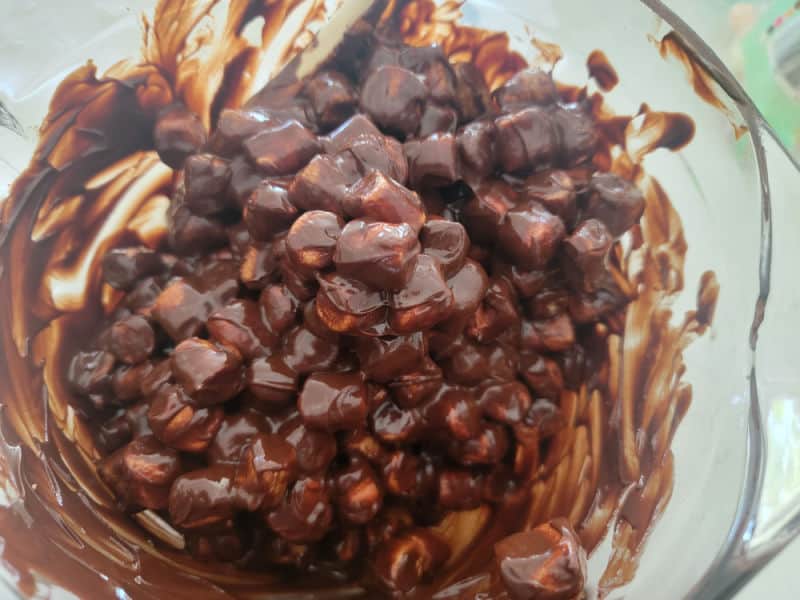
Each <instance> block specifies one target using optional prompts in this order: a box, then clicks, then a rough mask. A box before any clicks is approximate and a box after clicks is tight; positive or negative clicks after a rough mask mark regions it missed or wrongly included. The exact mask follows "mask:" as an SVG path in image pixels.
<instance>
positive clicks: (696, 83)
mask: <svg viewBox="0 0 800 600" xmlns="http://www.w3.org/2000/svg"><path fill="white" fill-rule="evenodd" d="M654 43H655V44H656V46H657V47H658V51H659V53H660V54H661V57H662V58H674V59H676V60H677V61H678V62H680V63H681V64H682V65H683V67H684V69H685V70H686V77H687V78H688V79H689V83H691V84H692V88H693V89H694V91H695V93H696V94H697V95H698V96H699V97H700V98H701V99H702V100H703V101H704V102H706V103H708V104H710V105H711V106H713V107H714V108H717V109H719V110H720V111H722V113H723V114H724V115H725V117H726V118H727V119H728V121H729V122H730V124H731V126H732V127H733V132H734V135H735V136H736V139H737V140H738V139H739V138H740V137H742V136H743V135H744V134H745V133H747V126H746V125H744V124H743V123H741V122H739V121H738V119H737V118H736V116H735V113H734V111H733V110H731V108H730V107H728V106H727V105H726V104H725V103H724V102H723V101H722V100H721V99H720V98H721V97H724V96H725V93H724V92H723V91H722V90H721V89H720V87H719V84H717V82H716V81H715V80H714V77H712V75H711V74H710V73H709V72H708V71H707V70H706V68H705V67H704V66H703V65H702V64H701V63H700V61H699V60H698V59H697V58H696V57H695V56H694V54H693V52H692V51H691V50H690V49H689V48H687V47H686V44H684V42H683V40H682V39H681V38H680V36H679V35H678V34H677V33H676V32H674V31H671V32H669V33H668V34H667V35H665V36H664V37H663V38H661V40H660V41H658V40H654Z"/></svg>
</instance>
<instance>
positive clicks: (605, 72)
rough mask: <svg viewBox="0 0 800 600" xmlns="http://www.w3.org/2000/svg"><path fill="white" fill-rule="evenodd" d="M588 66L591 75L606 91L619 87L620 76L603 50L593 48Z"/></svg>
mask: <svg viewBox="0 0 800 600" xmlns="http://www.w3.org/2000/svg"><path fill="white" fill-rule="evenodd" d="M586 68H587V69H588V70H589V77H591V78H592V79H594V80H595V81H596V82H597V85H599V86H600V89H601V90H603V91H604V92H610V91H611V90H613V89H614V88H615V87H617V84H618V83H619V76H618V75H617V72H616V70H614V67H613V66H612V65H611V63H610V62H609V61H608V57H607V56H606V55H605V53H604V52H603V51H602V50H593V51H592V53H591V54H589V58H587V59H586Z"/></svg>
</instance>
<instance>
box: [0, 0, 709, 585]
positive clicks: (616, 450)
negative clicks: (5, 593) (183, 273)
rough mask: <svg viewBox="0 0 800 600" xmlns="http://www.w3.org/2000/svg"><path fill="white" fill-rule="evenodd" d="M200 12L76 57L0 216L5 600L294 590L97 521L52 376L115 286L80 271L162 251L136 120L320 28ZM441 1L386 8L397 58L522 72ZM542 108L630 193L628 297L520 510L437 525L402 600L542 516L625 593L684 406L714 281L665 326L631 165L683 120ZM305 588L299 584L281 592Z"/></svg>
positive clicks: (161, 228)
mask: <svg viewBox="0 0 800 600" xmlns="http://www.w3.org/2000/svg"><path fill="white" fill-rule="evenodd" d="M217 3H218V0H183V1H180V2H171V1H167V0H162V1H161V2H160V3H159V5H158V8H157V10H156V14H155V19H154V20H153V22H152V25H148V26H147V27H146V29H145V48H144V52H143V57H142V62H141V64H134V63H120V64H118V65H117V66H115V67H113V68H112V69H111V70H109V72H107V73H106V74H105V75H104V76H102V77H98V76H97V74H96V69H95V68H94V66H93V65H92V64H91V63H89V64H88V65H86V66H84V67H81V68H80V69H77V70H76V71H75V72H73V73H72V74H70V75H69V76H68V77H67V78H66V79H65V80H64V81H63V82H62V83H61V85H60V86H59V87H58V89H57V90H56V93H55V95H54V98H53V100H52V103H51V106H50V111H49V114H48V117H47V119H46V120H45V123H44V125H43V127H42V130H41V139H40V143H39V146H38V148H37V150H36V153H35V156H34V160H33V161H32V163H31V165H30V167H29V168H28V169H27V170H26V172H25V173H24V174H23V175H22V176H21V177H20V178H19V179H18V180H17V181H16V183H15V184H14V186H13V188H12V192H11V195H10V197H9V199H8V200H7V201H6V202H5V203H4V204H3V205H2V206H1V207H0V208H2V216H1V218H0V244H1V246H0V269H2V277H0V299H2V300H1V301H0V323H3V325H4V327H3V328H2V331H0V342H1V343H2V346H0V347H1V348H2V354H3V359H2V360H0V399H2V404H3V407H4V409H3V413H2V438H1V439H0V444H2V448H1V449H0V450H2V461H0V479H2V481H4V482H5V486H4V491H5V493H4V494H2V495H0V502H1V503H2V508H0V536H2V538H3V542H4V550H3V560H4V561H5V563H6V564H7V565H8V566H9V567H10V568H11V569H12V570H13V571H15V572H16V585H17V586H18V587H19V589H20V591H21V592H22V593H23V594H25V595H33V594H34V593H35V592H36V590H37V588H38V587H41V586H43V585H48V584H49V585H52V586H56V587H62V588H65V589H68V590H69V591H71V592H72V593H74V594H76V595H77V596H78V597H87V598H88V597H92V598H111V597H129V596H135V597H137V598H159V597H166V596H167V595H169V596H172V597H176V598H189V597H198V594H199V595H201V596H202V597H204V598H228V597H252V596H254V595H255V594H257V593H260V594H261V596H262V597H263V593H264V590H269V591H270V592H279V591H282V590H283V591H287V590H292V589H294V590H295V591H296V590H297V587H296V585H295V587H291V586H290V585H288V584H287V583H286V582H284V581H281V580H280V579H279V578H278V577H277V576H276V575H272V574H253V573H251V572H242V571H237V570H235V569H234V568H233V567H230V566H225V565H218V564H207V563H198V562H196V561H193V560H192V559H191V558H190V557H189V556H188V555H187V554H185V553H184V552H183V551H182V548H183V545H184V541H183V538H182V536H181V535H180V534H179V533H178V532H176V531H174V530H172V529H171V528H170V527H169V526H168V525H167V524H166V523H164V522H163V521H161V520H160V519H159V517H158V516H157V515H155V514H154V513H149V512H148V511H145V512H144V513H140V514H139V515H137V516H136V517H135V518H134V519H131V518H129V517H127V516H126V515H124V514H123V513H121V512H119V511H118V510H117V509H116V507H115V505H114V500H113V498H112V495H111V493H110V492H109V490H108V489H107V488H106V487H105V486H104V485H103V484H102V483H101V481H100V480H99V479H98V478H97V476H96V473H95V469H94V463H95V461H96V460H97V459H99V454H98V452H97V450H96V449H95V448H94V444H93V441H92V439H91V436H90V435H89V431H88V429H87V427H86V425H85V424H84V423H83V421H82V419H81V415H80V411H79V410H78V409H76V408H75V407H76V406H77V403H76V402H75V399H74V398H72V397H71V394H70V392H69V391H68V390H67V388H66V386H65V384H64V381H63V374H64V370H65V358H64V357H66V356H69V355H71V352H72V351H74V349H75V344H76V343H80V341H81V340H84V339H86V338H87V331H88V329H90V328H92V326H93V325H94V321H95V320H96V319H97V318H99V317H100V316H101V315H103V314H108V312H110V310H111V307H113V305H114V299H115V292H114V291H113V290H111V289H110V288H107V287H101V284H100V282H99V278H98V273H99V271H100V269H99V268H98V262H99V260H100V258H101V257H102V256H103V254H104V253H105V252H106V251H107V250H108V249H109V248H111V247H114V246H116V245H120V244H121V243H122V242H125V241H128V242H130V241H136V240H138V242H139V243H142V244H144V245H148V246H150V247H156V246H157V245H158V244H159V243H160V241H161V240H162V239H163V237H164V235H165V232H166V224H165V223H166V209H167V204H168V200H167V196H168V194H169V189H170V187H171V185H172V172H171V170H170V169H169V168H168V167H166V166H165V165H163V164H162V163H161V162H160V161H159V160H158V158H157V156H156V155H155V152H154V151H153V139H152V135H151V131H152V129H153V124H154V121H155V115H156V113H157V112H158V110H159V109H160V108H162V107H164V106H167V105H168V104H170V103H171V102H173V101H174V100H176V99H180V100H182V101H183V102H184V103H185V104H186V105H187V106H188V107H189V108H191V109H192V110H193V111H194V112H196V113H197V114H199V115H201V117H202V119H203V121H204V122H205V124H206V125H207V126H208V125H213V123H214V121H215V119H216V116H217V115H218V114H219V111H220V110H221V109H222V108H223V107H236V106H240V105H242V104H243V102H244V101H245V99H246V98H248V97H250V96H251V95H252V94H253V92H254V91H255V89H257V88H256V86H255V85H254V84H253V82H254V81H260V80H259V79H258V77H259V76H260V75H261V74H262V73H270V74H274V72H275V70H274V68H273V69H272V70H270V69H269V68H268V67H273V66H274V65H273V64H269V65H262V64H261V61H262V60H263V58H264V56H268V57H270V59H271V60H272V61H276V59H277V61H276V63H275V64H278V63H282V62H285V61H286V59H288V58H289V57H290V56H291V55H292V54H293V53H295V52H296V51H297V50H298V49H299V46H301V45H302V43H303V41H304V40H305V41H306V42H307V41H309V39H310V37H309V36H308V34H307V33H303V31H304V30H305V29H306V27H308V26H309V25H312V24H314V23H318V22H319V21H320V20H321V19H322V18H323V17H324V6H323V3H322V2H319V1H316V2H313V3H312V5H311V6H310V7H306V9H307V11H308V12H307V13H305V14H304V15H300V17H301V18H300V19H299V20H298V21H297V22H299V26H298V27H299V29H298V31H297V34H298V35H296V36H294V38H293V41H290V42H289V43H288V44H286V45H285V46H284V47H282V48H275V47H274V44H273V42H275V40H276V37H277V33H278V31H279V30H280V29H281V28H282V26H283V25H284V24H285V23H286V22H288V20H289V17H290V16H298V15H297V13H296V12H294V11H297V10H300V7H302V6H303V3H301V2H297V1H285V2H266V1H265V2H263V4H262V3H260V2H245V1H236V0H232V1H231V2H230V4H229V7H228V13H227V18H226V22H225V24H224V25H223V26H222V27H218V28H216V29H215V31H216V32H218V33H217V34H215V35H212V34H208V33H202V32H205V30H204V29H203V28H202V27H201V20H202V18H203V17H204V16H206V15H208V13H209V12H210V11H211V9H212V8H213V7H214V6H216V4H217ZM459 6H460V4H459V3H458V2H445V3H443V4H441V5H436V4H434V3H433V2H432V1H431V0H418V1H415V2H397V3H390V6H389V7H388V8H387V10H386V12H385V13H384V17H383V19H384V23H385V24H387V26H389V27H391V28H393V29H394V30H395V31H396V32H397V33H398V34H399V37H401V38H402V39H403V41H405V42H406V43H410V44H414V45H424V44H431V43H439V44H440V45H441V46H442V48H443V50H444V51H445V53H446V54H447V55H448V56H449V57H450V59H451V60H453V61H456V62H458V61H469V62H472V63H473V64H475V65H476V66H477V67H478V68H480V69H481V71H482V72H483V73H484V75H485V76H486V80H487V82H488V83H489V85H490V86H491V87H492V89H496V88H497V87H499V86H500V85H501V84H502V83H504V82H505V81H507V80H508V79H509V78H510V77H511V76H512V75H513V74H515V73H516V72H517V71H519V70H520V69H522V68H523V67H524V66H525V65H526V62H525V60H524V59H523V57H522V56H521V55H520V54H518V53H516V52H514V51H512V50H511V48H510V43H509V39H508V36H507V35H506V34H504V33H493V32H489V31H484V30H481V29H476V28H471V27H465V26H462V25H459V24H458V19H459V17H460V12H459ZM259 16H262V17H264V21H265V22H264V25H263V27H262V32H261V33H262V37H261V47H252V46H250V45H248V43H247V41H246V40H245V39H244V38H243V37H242V36H241V33H242V31H243V29H244V27H245V25H246V24H247V23H248V22H250V21H252V20H253V19H255V18H256V17H259ZM200 44H202V45H203V46H204V48H205V50H204V52H203V54H202V55H201V54H199V53H198V52H196V50H197V47H198V46H199V45H200ZM268 48H269V49H270V52H265V50H266V49H268ZM263 67H267V68H263ZM606 72H607V71H606ZM612 72H613V69H612ZM256 74H257V75H256ZM595 76H597V75H596V71H595ZM259 87H260V84H259ZM562 95H563V96H564V97H565V98H571V99H574V100H576V101H587V102H589V103H590V105H591V106H592V108H593V111H594V113H595V116H596V117H597V119H598V120H599V121H600V129H601V133H602V135H603V137H604V144H603V146H604V147H603V149H602V150H601V151H600V152H599V153H598V155H597V156H596V157H595V159H594V160H595V164H596V165H597V166H598V167H602V168H607V167H612V170H613V171H615V172H617V173H618V174H620V175H623V176H625V177H629V178H632V179H634V180H635V181H636V182H637V184H638V185H639V187H640V188H641V189H642V191H643V192H644V194H645V196H646V200H647V205H646V210H645V215H644V218H643V220H642V224H641V226H640V227H639V228H638V231H636V230H635V232H634V235H633V236H632V239H629V240H626V241H625V243H624V244H618V246H617V247H616V248H615V252H614V262H615V265H614V266H615V267H616V269H615V271H616V272H617V273H618V278H619V281H618V284H619V286H620V288H621V289H623V290H626V291H627V293H628V294H629V296H630V297H631V298H632V299H633V300H632V302H631V304H630V305H629V307H628V309H627V311H626V312H625V313H620V314H618V315H617V316H616V317H614V318H612V319H609V322H608V323H607V324H604V325H602V326H598V330H597V332H596V333H597V337H598V339H601V340H603V341H604V342H603V344H598V347H597V348H593V349H591V351H592V352H594V353H596V355H597V356H603V357H605V356H606V355H607V357H608V364H609V368H608V369H607V370H603V371H600V372H597V373H595V375H594V377H593V378H592V380H591V381H590V384H589V385H587V386H584V387H582V388H581V390H580V391H579V392H565V393H564V395H563V396H562V398H561V407H562V411H563V413H564V414H565V415H566V417H567V421H568V427H566V428H565V429H564V430H563V431H562V432H561V433H560V434H559V435H558V436H557V438H556V439H555V440H554V441H553V442H552V444H551V447H550V451H549V453H548V455H547V461H546V462H545V463H544V464H543V465H542V467H541V469H540V472H539V475H538V478H537V480H536V481H535V483H534V485H533V487H532V489H531V491H530V494H529V495H528V496H526V497H524V498H521V499H518V500H517V502H519V504H518V505H516V506H506V507H503V508H502V509H498V510H497V511H495V512H494V513H493V512H492V510H491V509H489V508H488V507H482V508H479V509H476V510H474V511H468V512H464V513H451V514H450V515H448V516H447V517H446V518H445V519H444V521H443V522H442V523H441V524H439V525H438V526H437V527H436V528H435V529H436V530H437V531H438V532H439V533H440V534H442V535H443V537H445V538H446V539H447V540H448V541H449V542H450V544H451V547H452V548H453V552H452V558H451V559H450V562H449V563H448V565H447V568H446V569H445V570H444V572H442V573H441V575H440V576H439V577H438V578H437V580H436V581H435V582H434V583H433V584H431V586H428V587H425V588H420V589H418V590H417V596H418V597H420V598H425V597H430V596H431V595H432V594H433V593H435V592H439V596H437V597H442V598H445V597H449V598H455V597H465V596H461V594H462V593H463V594H466V593H467V591H468V592H469V593H470V594H473V593H478V592H481V591H483V592H486V591H490V590H491V589H492V583H491V578H490V576H489V573H488V571H487V569H488V567H487V565H488V564H490V563H491V561H490V557H491V552H492V546H493V542H494V541H496V540H498V539H500V538H502V537H504V536H505V535H508V534H509V533H511V532H514V531H518V530H520V529H522V528H532V527H535V526H536V525H538V524H540V523H543V522H545V521H547V520H549V519H552V518H555V517H565V518H566V519H567V520H568V521H569V523H570V524H571V525H572V526H573V527H574V528H575V530H576V531H577V532H578V534H579V536H580V539H581V541H582V543H583V545H584V547H585V548H586V549H587V551H591V550H592V549H594V548H595V547H596V546H597V545H598V544H599V542H600V541H601V540H602V539H603V537H604V536H605V535H606V533H607V532H608V531H609V529H611V530H612V532H613V553H612V558H611V561H610V563H609V565H608V567H607V569H606V571H605V573H604V575H603V577H602V579H601V582H600V591H601V592H607V591H609V590H611V589H613V588H615V587H617V586H620V585H623V584H625V583H626V582H628V581H630V579H631V578H632V577H633V575H634V573H635V570H636V563H637V557H638V556H639V554H640V553H641V551H642V547H643V544H644V541H645V538H646V536H647V532H648V531H649V530H650V528H651V527H652V525H653V523H654V522H655V521H656V520H657V518H658V516H659V515H660V514H661V513H662V512H663V510H664V508H665V506H666V504H667V502H668V500H669V496H670V494H671V490H672V484H673V477H674V472H673V459H672V453H671V451H670V444H671V440H672V437H673V435H674V433H675V431H676V428H677V426H678V424H679V423H680V421H681V419H682V418H683V417H684V416H685V414H686V411H687V410H688V408H689V405H690V403H691V396H692V391H691V387H690V386H689V385H688V384H685V383H684V382H682V381H681V378H682V375H683V373H684V370H685V365H684V363H683V358H682V352H683V350H684V349H685V348H686V347H687V345H689V344H690V343H691V342H692V341H693V340H694V339H695V338H696V337H697V336H699V335H702V334H703V333H704V332H705V330H706V329H707V328H708V327H709V325H710V323H711V320H712V317H713V314H714V306H715V304H716V301H717V295H718V285H717V283H716V280H715V278H714V275H713V274H712V273H707V274H705V275H704V276H703V278H702V280H701V282H700V291H699V293H698V302H697V310H696V311H692V312H690V313H689V314H687V315H686V316H685V318H684V320H683V323H682V324H681V325H680V326H678V327H675V326H672V325H670V317H671V313H670V310H669V308H668V307H669V304H670V300H671V299H672V297H674V296H675V295H676V294H678V293H679V292H681V291H682V290H683V285H684V282H683V261H684V256H685V254H686V250H687V244H686V240H685V239H684V235H683V228H682V225H681V220H680V217H679V216H678V214H677V213H676V212H675V210H674V209H673V207H672V204H671V203H670V201H669V198H668V197H667V196H666V194H665V193H664V190H663V189H662V188H661V186H660V185H659V183H658V182H657V181H656V180H655V179H653V178H652V177H649V176H647V175H646V174H645V173H644V171H643V170H642V169H641V166H640V164H641V161H642V159H643V158H644V156H645V155H647V154H648V153H650V152H652V151H654V150H656V149H658V148H668V149H670V150H677V149H679V148H681V147H683V146H684V145H685V144H687V143H689V141H690V140H691V137H692V134H693V131H694V129H693V127H694V126H693V124H692V122H691V120H690V119H689V118H688V117H686V116H685V115H675V114H671V113H660V112H654V111H651V110H649V109H646V107H643V111H642V112H641V114H640V115H638V116H635V117H620V116H617V115H613V114H612V113H611V112H610V110H609V109H608V108H607V107H605V106H604V104H603V102H602V96H600V95H599V94H597V95H595V96H592V97H590V98H588V97H587V92H586V90H585V88H584V89H570V90H562ZM612 149H613V152H612ZM599 362H600V363H601V364H602V363H604V362H605V361H599ZM623 499H624V501H623V502H622V504H621V506H620V502H621V501H622V500H623ZM617 511H618V512H617ZM134 521H137V522H134ZM142 527H144V528H145V529H146V530H147V531H149V532H150V533H151V534H152V535H150V536H147V535H146V534H145V532H144V530H143V529H142ZM478 539H480V541H481V542H480V543H476V541H477V540H478ZM467 578H469V579H467ZM44 582H46V583H44ZM211 582H213V583H211ZM315 585H317V584H316V583H315V581H314V580H313V578H306V580H305V581H304V584H303V590H304V591H306V592H313V591H314V589H315ZM359 593H360V590H359V588H358V586H351V585H347V586H346V585H343V586H342V587H340V588H338V589H335V590H332V589H330V588H329V589H328V591H326V592H321V591H319V588H317V594H318V595H316V596H314V597H334V596H337V597H344V596H350V595H358V594H359ZM121 594H126V595H121ZM473 595H474V594H473ZM467 597H472V596H471V595H470V596H467Z"/></svg>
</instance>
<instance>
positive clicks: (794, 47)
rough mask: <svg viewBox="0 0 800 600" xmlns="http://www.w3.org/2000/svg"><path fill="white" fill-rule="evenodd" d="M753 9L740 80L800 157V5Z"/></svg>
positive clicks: (777, 2)
mask: <svg viewBox="0 0 800 600" xmlns="http://www.w3.org/2000/svg"><path fill="white" fill-rule="evenodd" d="M754 8H755V11H754V14H755V15H756V16H757V18H756V20H755V21H754V22H753V24H752V27H751V28H750V29H749V31H748V32H747V33H746V34H745V35H744V36H743V37H742V38H741V55H740V56H741V59H742V65H741V67H742V68H741V73H740V76H741V78H742V80H743V82H744V85H745V87H746V88H747V91H748V93H749V94H750V96H751V97H752V98H753V101H754V102H755V103H756V106H758V108H759V109H760V110H761V112H762V113H763V114H764V116H765V117H766V119H767V121H768V122H769V123H770V124H771V125H772V126H773V127H774V128H775V130H776V131H777V133H778V135H779V136H780V138H781V140H783V142H784V144H786V146H787V147H788V148H791V149H792V150H793V151H794V152H795V154H796V155H798V156H800V1H796V0H773V1H772V2H767V3H763V2H762V3H757V5H756V6H754Z"/></svg>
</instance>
